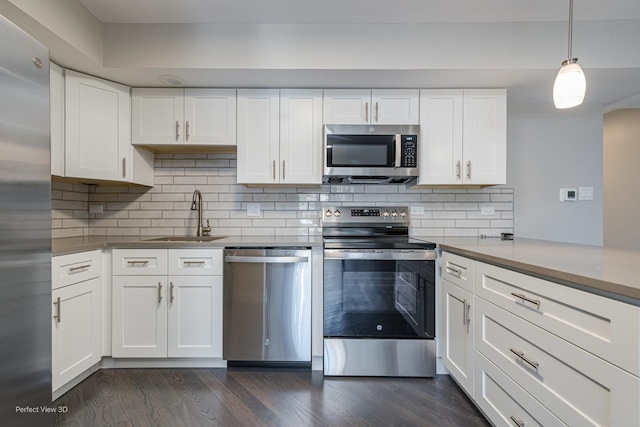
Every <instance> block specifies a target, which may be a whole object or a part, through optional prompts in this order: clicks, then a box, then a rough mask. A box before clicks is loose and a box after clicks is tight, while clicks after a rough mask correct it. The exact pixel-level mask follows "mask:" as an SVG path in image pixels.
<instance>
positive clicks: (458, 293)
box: [440, 280, 473, 396]
mask: <svg viewBox="0 0 640 427" xmlns="http://www.w3.org/2000/svg"><path fill="white" fill-rule="evenodd" d="M440 283H441V286H442V287H441V293H440V295H441V296H440V298H441V300H440V301H441V303H440V313H441V314H440V346H441V347H440V353H441V356H442V363H443V364H444V366H445V368H447V370H448V371H449V373H450V374H451V376H453V378H455V379H456V381H457V382H458V384H460V386H461V387H462V388H463V389H464V390H465V391H466V392H467V393H468V394H469V395H470V396H473V325H472V323H471V316H470V310H471V302H472V298H473V294H472V293H471V292H468V291H465V290H464V289H462V288H461V287H459V286H457V285H454V284H453V283H451V282H449V281H447V280H441V281H440Z"/></svg>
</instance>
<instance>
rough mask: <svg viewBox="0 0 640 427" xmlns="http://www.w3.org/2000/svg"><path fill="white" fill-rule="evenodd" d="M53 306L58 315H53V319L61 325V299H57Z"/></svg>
mask: <svg viewBox="0 0 640 427" xmlns="http://www.w3.org/2000/svg"><path fill="white" fill-rule="evenodd" d="M53 305H55V306H56V314H54V315H53V318H54V319H56V323H60V297H58V298H56V300H55V301H54V302H53Z"/></svg>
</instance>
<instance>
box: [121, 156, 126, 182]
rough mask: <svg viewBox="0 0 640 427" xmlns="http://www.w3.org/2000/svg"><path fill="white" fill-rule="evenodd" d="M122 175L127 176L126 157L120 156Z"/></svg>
mask: <svg viewBox="0 0 640 427" xmlns="http://www.w3.org/2000/svg"><path fill="white" fill-rule="evenodd" d="M122 177H123V178H126V177H127V158H126V157H123V158H122Z"/></svg>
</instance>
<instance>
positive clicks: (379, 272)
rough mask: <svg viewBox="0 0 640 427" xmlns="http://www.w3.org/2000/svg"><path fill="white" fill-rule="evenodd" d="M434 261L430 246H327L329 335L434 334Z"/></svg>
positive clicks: (326, 321) (326, 319)
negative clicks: (348, 247) (410, 248)
mask: <svg viewBox="0 0 640 427" xmlns="http://www.w3.org/2000/svg"><path fill="white" fill-rule="evenodd" d="M429 264H430V265H431V268H429ZM434 265H435V252H434V251H429V250H397V249H393V250H390V249H389V250H354V249H325V251H324V336H325V337H343V338H346V337H349V338H403V339H404V338H409V339H411V338H422V339H426V338H433V337H434V336H435V286H434V281H435V280H434V277H429V275H430V274H432V273H435V267H434Z"/></svg>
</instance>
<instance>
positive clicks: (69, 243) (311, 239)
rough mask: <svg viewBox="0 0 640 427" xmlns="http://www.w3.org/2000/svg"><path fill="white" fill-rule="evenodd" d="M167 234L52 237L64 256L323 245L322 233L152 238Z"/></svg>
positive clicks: (58, 252) (53, 248)
mask: <svg viewBox="0 0 640 427" xmlns="http://www.w3.org/2000/svg"><path fill="white" fill-rule="evenodd" d="M159 237H164V236H85V237H65V238H60V239H53V240H52V243H51V252H52V254H53V255H64V254H68V253H74V252H82V251H89V250H93V249H102V248H106V247H112V248H155V247H162V248H187V247H188V248H203V247H207V248H224V247H231V246H249V247H262V246H307V247H314V246H322V237H321V236H279V237H273V236H229V237H222V238H221V239H218V240H214V241H210V242H207V241H203V242H175V241H172V242H167V241H153V240H152V239H155V238H159Z"/></svg>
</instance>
